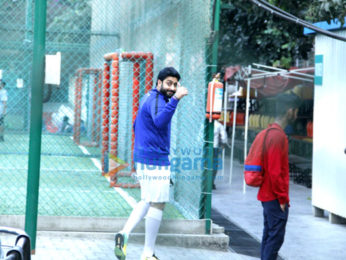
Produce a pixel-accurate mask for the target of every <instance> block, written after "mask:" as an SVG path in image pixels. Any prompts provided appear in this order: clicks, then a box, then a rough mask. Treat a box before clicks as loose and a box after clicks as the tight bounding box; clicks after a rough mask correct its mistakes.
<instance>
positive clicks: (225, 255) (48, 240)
mask: <svg viewBox="0 0 346 260" xmlns="http://www.w3.org/2000/svg"><path fill="white" fill-rule="evenodd" d="M113 248H114V247H113V241H112V240H109V239H93V238H92V237H90V238H74V237H68V238H66V237H56V236H54V237H51V236H47V235H43V236H42V235H39V236H38V239H37V244H36V255H34V256H33V258H32V259H33V260H53V259H54V260H58V259H59V260H61V259H67V260H70V259H71V260H108V259H115V257H114V254H113ZM142 249H143V245H141V244H133V243H130V244H129V246H128V257H127V258H126V259H128V260H139V259H140V255H141V253H142ZM156 254H157V256H158V257H160V259H162V260H173V259H182V260H193V259H195V260H198V259H201V260H217V259H223V260H226V259H232V260H233V259H234V260H247V259H248V260H251V259H255V258H251V257H248V256H244V255H239V254H235V253H232V252H221V251H212V250H205V249H191V248H181V247H174V246H160V245H159V246H157V248H156Z"/></svg>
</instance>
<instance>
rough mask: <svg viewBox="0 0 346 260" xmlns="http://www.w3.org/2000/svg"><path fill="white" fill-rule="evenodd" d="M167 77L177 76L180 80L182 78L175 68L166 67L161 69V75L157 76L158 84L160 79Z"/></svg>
mask: <svg viewBox="0 0 346 260" xmlns="http://www.w3.org/2000/svg"><path fill="white" fill-rule="evenodd" d="M167 77H174V78H177V79H178V81H179V80H180V74H179V72H178V71H177V70H176V69H175V68H173V67H166V68H163V69H162V70H160V72H159V75H158V76H157V81H156V84H157V82H158V81H159V80H161V81H164V80H165V79H166V78H167Z"/></svg>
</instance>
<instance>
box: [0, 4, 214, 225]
mask: <svg viewBox="0 0 346 260" xmlns="http://www.w3.org/2000/svg"><path fill="white" fill-rule="evenodd" d="M47 3H48V8H47V33H46V52H47V54H55V53H56V52H58V51H59V52H61V57H62V58H61V62H62V66H61V67H62V70H61V84H60V85H48V84H47V85H46V86H45V89H44V106H43V128H42V130H43V134H42V151H41V177H40V199H39V201H40V203H39V214H40V215H46V216H86V217H122V216H123V217H126V216H127V215H128V214H129V212H130V211H131V206H129V205H128V203H127V202H126V201H125V200H124V198H123V197H122V196H121V195H120V194H119V193H117V192H116V191H115V190H114V189H112V188H109V186H110V185H109V181H108V180H107V179H106V178H104V176H102V174H101V172H107V171H105V169H102V167H104V166H105V165H107V164H106V163H105V162H104V160H102V158H108V156H105V153H106V152H108V148H105V147H106V145H107V146H108V145H109V149H110V150H109V153H111V154H112V152H115V150H116V153H114V155H116V156H117V157H119V158H120V159H121V160H122V161H124V162H125V163H128V165H129V171H131V170H132V146H133V137H132V131H131V129H132V123H133V115H135V113H136V109H138V105H137V104H138V100H139V99H140V98H141V97H142V96H143V95H144V93H145V92H146V91H148V90H149V89H150V88H152V87H155V84H156V82H154V80H155V75H157V73H158V71H159V70H160V69H161V68H163V67H165V66H174V67H175V68H177V70H178V71H179V72H180V74H181V76H182V80H181V83H182V85H185V86H186V87H187V88H188V89H189V93H190V94H189V96H188V98H187V99H186V100H185V101H182V102H181V103H180V104H179V109H178V111H176V114H175V116H174V118H173V122H172V136H171V162H172V171H173V173H174V177H173V182H174V186H173V187H172V189H171V192H172V201H171V202H172V203H171V206H170V207H167V209H166V212H165V216H166V217H173V218H181V217H185V218H192V219H196V218H199V217H200V209H201V208H204V206H205V205H201V197H202V196H203V194H204V193H205V190H206V185H205V183H206V180H205V176H204V175H203V170H204V168H203V165H202V163H201V162H202V160H201V159H203V156H204V152H203V146H204V139H205V136H204V127H205V125H204V114H205V94H206V88H205V86H206V83H205V80H206V71H207V62H206V58H207V57H206V56H207V55H206V45H207V44H208V39H209V36H210V33H211V31H210V24H211V21H210V20H211V16H212V12H211V9H212V8H211V4H212V3H211V1H208V0H195V1H181V0H175V1H163V2H158V1H153V0H151V1H140V0H138V1H131V2H126V3H125V1H115V2H114V1H111V0H102V1H101V0H89V1H88V0H87V1H82V0H80V1H79V0H66V1H59V0H48V1H47ZM34 5H35V2H34V1H31V0H27V1H4V2H2V4H1V6H0V13H1V16H0V21H1V22H0V31H1V33H0V46H1V50H0V57H1V59H0V70H2V80H3V81H5V82H6V87H5V89H6V91H7V94H8V102H7V114H6V117H5V142H3V143H0V172H1V174H0V178H1V183H2V184H3V188H2V189H1V191H0V198H1V200H2V201H3V202H4V203H2V204H1V205H0V214H2V215H23V214H24V208H25V197H26V177H27V156H28V140H29V136H28V130H29V129H28V127H29V122H30V118H29V112H30V109H31V108H30V89H31V86H30V80H31V74H30V66H31V64H32V62H31V61H32V44H33V37H32V35H33V8H34ZM114 52H116V53H118V54H119V58H120V59H121V62H120V63H119V71H118V73H119V75H118V78H119V82H120V83H121V85H120V86H119V90H118V91H116V90H114V93H113V92H112V91H113V88H115V86H116V85H115V86H114V85H113V84H115V80H114V79H115V78H116V77H115V78H114V76H112V81H111V82H108V81H107V80H108V79H109V80H110V79H111V78H110V74H109V75H108V74H103V72H102V71H103V70H104V68H106V67H107V66H110V64H107V65H104V58H103V55H104V54H105V53H114ZM134 52H136V53H139V52H144V53H142V54H141V55H144V54H146V55H147V54H148V53H150V55H148V56H147V58H146V59H144V58H143V57H144V56H141V57H137V56H132V57H131V55H133V53H134ZM126 53H127V54H126ZM126 55H130V56H128V57H127V56H126ZM151 55H152V56H151ZM149 56H150V59H149V58H148V57H149ZM113 62H114V59H113ZM112 66H113V65H112ZM150 68H151V69H150ZM146 71H147V73H146ZM110 72H111V73H112V75H113V73H116V70H115V69H113V68H112V69H110V68H109V73H110ZM107 77H108V78H107ZM101 82H102V84H101ZM107 84H110V86H109V87H110V88H111V89H112V90H109V91H108V92H107V91H105V90H104V88H105V87H106V86H107ZM101 85H102V86H101ZM101 87H102V88H103V89H101ZM133 87H135V98H133ZM76 90H77V92H75V91H76ZM76 93H77V94H76ZM117 94H118V97H117V96H116V95H117ZM107 95H109V98H110V99H109V104H107V102H105V103H102V102H104V98H105V97H107ZM112 98H115V100H112ZM116 99H117V101H116ZM75 102H76V103H75ZM100 102H101V104H100ZM117 103H118V104H117ZM105 104H106V106H107V105H108V106H109V107H108V110H109V114H110V115H109V116H108V117H107V116H105V114H102V113H104V112H105V107H104V105H105ZM117 106H118V109H116V108H117ZM101 116H102V118H101ZM107 120H108V121H107ZM100 126H102V127H100ZM107 126H108V129H107ZM103 130H107V131H103ZM114 131H117V133H114ZM104 132H109V134H108V137H106V135H102V134H104ZM105 138H108V140H106V139H105ZM104 142H108V144H105V143H104ZM102 156H103V157H102ZM117 181H118V182H119V183H121V182H130V180H129V178H128V177H126V176H124V177H122V176H119V178H118V179H117ZM127 192H128V193H129V194H130V196H132V197H134V198H135V199H139V196H140V195H139V192H138V190H136V189H133V190H127Z"/></svg>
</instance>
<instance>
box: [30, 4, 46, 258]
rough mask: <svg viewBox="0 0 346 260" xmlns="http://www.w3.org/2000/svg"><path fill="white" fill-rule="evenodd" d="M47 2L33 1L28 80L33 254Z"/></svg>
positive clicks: (33, 246) (37, 192) (32, 247)
mask: <svg viewBox="0 0 346 260" xmlns="http://www.w3.org/2000/svg"><path fill="white" fill-rule="evenodd" d="M46 9H47V1H46V0H37V1H36V2H35V22H34V49H33V64H32V77H31V115H30V118H31V120H30V141H29V164H28V183H27V194H26V213H25V231H26V232H27V233H28V234H29V236H30V237H31V250H32V252H33V253H34V252H35V246H36V230H37V211H38V195H39V179H40V159H41V158H40V156H41V133H42V99H43V85H44V64H45V60H44V59H45V40H46V38H45V34H46Z"/></svg>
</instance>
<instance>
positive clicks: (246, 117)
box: [243, 65, 251, 194]
mask: <svg viewBox="0 0 346 260" xmlns="http://www.w3.org/2000/svg"><path fill="white" fill-rule="evenodd" d="M248 75H251V65H249V67H248ZM250 84H251V79H248V80H247V88H246V112H245V134H244V161H245V158H246V155H247V134H248V124H249V108H250ZM243 193H244V194H245V193H246V183H245V180H243Z"/></svg>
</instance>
